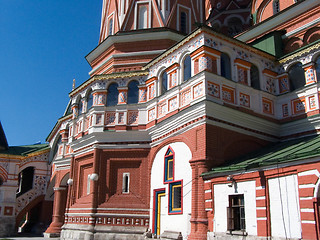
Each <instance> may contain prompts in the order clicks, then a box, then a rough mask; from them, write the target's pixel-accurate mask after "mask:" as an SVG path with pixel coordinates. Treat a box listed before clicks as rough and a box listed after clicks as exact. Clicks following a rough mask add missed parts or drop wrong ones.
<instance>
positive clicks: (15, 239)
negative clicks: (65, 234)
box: [0, 236, 60, 240]
mask: <svg viewBox="0 0 320 240" xmlns="http://www.w3.org/2000/svg"><path fill="white" fill-rule="evenodd" d="M3 239H6V240H59V239H60V238H45V237H34V236H19V237H5V238H1V237H0V240H3Z"/></svg>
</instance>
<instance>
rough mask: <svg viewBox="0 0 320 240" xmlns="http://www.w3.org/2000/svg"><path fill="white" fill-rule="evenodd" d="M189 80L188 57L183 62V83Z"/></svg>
mask: <svg viewBox="0 0 320 240" xmlns="http://www.w3.org/2000/svg"><path fill="white" fill-rule="evenodd" d="M190 78H191V57H190V56H189V55H188V56H186V57H185V59H184V61H183V81H187V80H188V79H190Z"/></svg>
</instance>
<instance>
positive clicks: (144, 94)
mask: <svg viewBox="0 0 320 240" xmlns="http://www.w3.org/2000/svg"><path fill="white" fill-rule="evenodd" d="M146 101H147V89H146V88H139V102H146Z"/></svg>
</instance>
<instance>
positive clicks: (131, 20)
mask: <svg viewBox="0 0 320 240" xmlns="http://www.w3.org/2000/svg"><path fill="white" fill-rule="evenodd" d="M230 2H233V1H230ZM280 2H282V1H280ZM212 4H213V3H211V2H209V1H207V2H205V3H204V2H203V1H189V2H188V3H186V1H164V0H159V1H126V0H120V1H107V0H106V1H103V12H102V24H101V34H100V43H99V45H98V47H97V48H95V49H94V50H93V51H92V52H91V53H89V54H88V55H87V57H86V58H87V60H88V62H89V64H90V65H91V66H92V71H91V72H90V76H91V77H90V79H89V80H87V81H86V82H85V83H83V84H82V85H81V86H79V87H77V88H75V89H73V91H72V92H71V93H70V94H69V96H70V103H69V106H68V109H67V111H66V114H65V115H64V116H63V117H62V118H60V119H59V120H58V122H57V124H56V126H55V127H54V129H53V130H52V132H51V133H50V135H49V137H48V141H49V142H50V145H51V147H52V149H53V150H54V151H53V152H52V154H51V157H52V159H53V162H52V166H53V176H52V179H54V183H55V184H54V188H53V189H54V191H55V201H54V213H53V222H52V223H51V225H50V227H49V228H48V229H47V231H46V233H47V234H48V235H55V234H59V233H61V239H109V238H110V239H111V238H112V239H113V238H114V239H134V238H135V239H137V238H142V234H143V233H144V232H146V229H150V230H149V231H150V232H151V233H152V234H155V235H158V236H159V235H160V236H161V235H162V237H165V236H169V235H170V234H171V235H172V234H173V235H174V234H177V235H179V234H181V236H182V238H183V239H207V238H211V235H213V234H208V231H209V232H213V231H215V232H220V231H222V232H223V231H224V225H223V224H224V223H223V222H224V221H225V218H226V217H225V214H224V213H223V212H219V211H217V212H216V213H217V215H216V216H215V217H217V221H218V219H219V224H220V225H219V226H218V225H217V226H216V227H217V228H215V230H214V229H213V219H215V217H213V216H212V214H213V212H212V211H213V209H214V208H219V209H220V207H221V206H222V205H223V202H224V201H225V199H224V198H225V197H226V196H227V195H226V194H228V191H230V188H228V187H227V186H224V185H223V184H227V182H226V183H223V184H222V185H219V186H218V185H217V187H215V185H214V184H215V183H216V181H218V182H219V181H222V180H221V179H220V178H215V177H214V178H212V179H205V180H204V179H203V178H202V177H201V174H203V173H205V172H207V171H209V170H210V169H211V168H213V167H216V166H219V165H221V164H223V163H225V162H227V161H229V160H231V159H233V158H235V157H237V156H240V155H243V154H246V153H249V152H251V151H253V150H257V149H261V148H263V147H264V146H266V145H267V144H268V143H270V142H277V141H279V140H283V139H289V138H292V137H296V136H300V135H304V134H316V133H317V131H318V128H317V126H318V124H319V123H318V120H317V118H316V117H313V118H312V120H308V118H306V116H316V115H317V114H318V113H319V101H318V99H319V94H318V92H319V91H318V83H317V65H316V64H315V63H316V62H317V61H318V60H317V59H318V57H319V54H320V50H319V43H317V42H316V41H314V39H315V38H316V36H318V35H317V34H318V33H317V31H316V30H314V31H313V32H312V34H311V35H312V36H313V37H310V38H309V39H311V40H309V42H306V44H305V45H304V47H305V48H304V49H302V50H301V51H300V52H297V53H293V54H292V55H286V56H284V57H283V58H281V59H280V60H279V59H277V58H276V57H275V56H273V55H271V54H268V53H266V52H264V51H261V50H259V49H258V48H254V47H251V46H249V45H248V44H247V42H253V41H254V40H255V39H257V38H259V37H261V36H262V35H264V34H263V33H269V32H270V31H271V30H272V29H270V26H269V24H270V23H269V21H273V19H274V18H276V17H277V18H279V17H281V12H280V13H279V14H277V15H276V16H274V18H270V20H268V19H267V20H265V21H263V20H261V23H259V24H258V25H257V26H256V27H253V28H252V29H251V30H248V31H246V32H244V33H243V34H241V35H239V39H240V38H242V39H241V41H239V40H237V39H234V38H230V37H227V36H225V35H223V34H221V33H217V32H215V31H213V30H212V29H210V28H209V27H205V26H203V27H200V28H198V29H195V25H194V23H196V22H200V23H203V22H205V21H206V20H208V19H206V18H207V16H209V11H212V7H213V5H212ZM214 4H218V3H214ZM230 4H231V3H230ZM255 4H262V3H255ZM298 4H299V5H300V6H302V5H303V7H304V8H303V9H304V12H303V13H300V12H299V11H301V8H300V7H299V6H298ZM243 6H244V5H243ZM280 6H281V5H280ZM319 8H320V7H319V4H317V3H314V2H313V1H304V2H301V3H297V6H291V7H288V9H287V10H284V14H287V11H293V10H295V11H298V12H299V13H298V14H297V15H298V16H302V15H304V14H308V9H313V10H315V9H319ZM210 9H211V10H210ZM228 9H229V10H230V9H231V8H228ZM239 11H240V10H239ZM239 11H235V12H239ZM254 11H255V10H254ZM295 11H293V12H295ZM240 12H242V10H241V11H240ZM313 16H314V15H313V13H312V14H311V13H310V21H309V22H308V23H306V24H304V23H303V22H301V25H299V26H298V27H297V28H296V30H295V31H294V30H292V31H291V32H292V37H293V36H295V35H296V34H298V33H299V34H300V30H301V31H302V32H304V33H302V32H301V34H307V32H308V28H309V29H311V28H313V29H317V28H318V26H319V23H318V22H317V20H313ZM315 16H317V18H319V14H318V13H315ZM295 19H296V20H295ZM306 19H307V18H306ZM287 20H288V21H282V22H281V21H280V23H279V25H278V26H273V27H274V30H279V29H283V28H284V29H286V27H287V25H286V24H287V23H288V22H289V23H290V24H292V25H293V24H294V23H295V24H297V21H298V19H297V18H292V19H291V20H290V19H287ZM295 21H296V22H295ZM208 22H210V21H208ZM192 30H194V31H193V32H191V31H192ZM290 36H291V35H290ZM283 38H284V39H285V40H284V41H286V39H287V38H289V35H288V36H287V35H284V36H283ZM308 44H309V45H310V46H309V45H308ZM159 54H160V55H159ZM296 62H301V64H302V68H303V71H304V72H303V73H304V74H305V75H306V79H307V80H306V81H305V83H304V84H303V86H304V87H303V88H301V87H297V88H295V86H296V85H295V84H296V83H290V81H289V77H288V76H289V75H290V74H291V73H290V69H291V66H293V64H294V63H296ZM299 66H300V65H299ZM298 83H299V82H298ZM298 83H297V85H298V86H300V85H299V84H298ZM291 85H292V86H291ZM294 88H295V89H294ZM293 120H295V121H293ZM306 122H307V123H306ZM306 171H309V170H306ZM248 174H249V173H248ZM266 174H269V173H266ZM250 176H251V175H250V174H249V175H248V181H243V182H241V184H240V183H239V191H243V192H244V191H246V194H245V198H246V200H245V201H246V202H247V201H248V202H250V206H251V207H252V208H254V209H259V211H260V210H261V211H262V210H263V207H264V206H260V205H257V203H258V202H257V201H258V200H262V198H263V195H261V194H262V193H260V192H263V191H262V190H261V189H262V188H261V185H259V184H257V183H256V179H255V178H254V176H255V175H254V174H253V175H252V177H250ZM295 179H299V173H297V176H296V177H292V178H289V177H288V181H291V182H293V180H295ZM280 181H282V180H280ZM272 184H273V182H272V180H270V185H272ZM308 184H309V183H308ZM310 184H311V183H310ZM313 184H316V183H313ZM299 186H300V185H296V186H294V185H292V184H291V187H293V188H294V187H295V188H298V187H299ZM258 190H259V194H260V195H257V191H258ZM260 190H261V191H260ZM215 191H217V194H214V196H218V197H217V200H215V201H213V193H214V192H215ZM265 191H267V190H265ZM276 195H277V193H275V196H276ZM257 196H258V197H257ZM257 199H258V200H257ZM297 199H300V198H299V197H297ZM213 202H214V204H216V205H214V204H213ZM259 204H260V202H259ZM209 205H210V206H209ZM221 209H222V208H221ZM223 209H224V208H223ZM272 209H277V206H272ZM221 211H222V210H221ZM256 212H257V211H250V213H248V214H247V215H248V217H249V219H250V221H251V222H249V223H248V224H249V225H248V226H250V228H248V234H249V235H251V236H262V235H260V233H261V231H263V230H261V229H262V228H261V227H260V225H259V224H260V223H259V224H257V223H256V222H257V221H258V222H259V221H262V220H261V218H264V217H263V216H262V215H261V214H260V212H259V215H257V214H255V213H256ZM219 214H220V215H219ZM220 221H221V222H220ZM217 224H218V223H217ZM268 226H270V225H268ZM268 231H269V230H268ZM268 231H267V230H266V233H269V232H270V231H269V232H268ZM294 234H295V233H293V235H294ZM147 235H148V234H147ZM266 236H271V235H266ZM294 236H296V235H294ZM308 236H309V235H308ZM310 236H311V235H310ZM306 238H307V237H306Z"/></svg>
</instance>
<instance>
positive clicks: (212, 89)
mask: <svg viewBox="0 0 320 240" xmlns="http://www.w3.org/2000/svg"><path fill="white" fill-rule="evenodd" d="M207 90H208V94H209V95H210V96H213V97H216V98H220V86H219V84H216V83H213V82H208V89H207Z"/></svg>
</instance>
